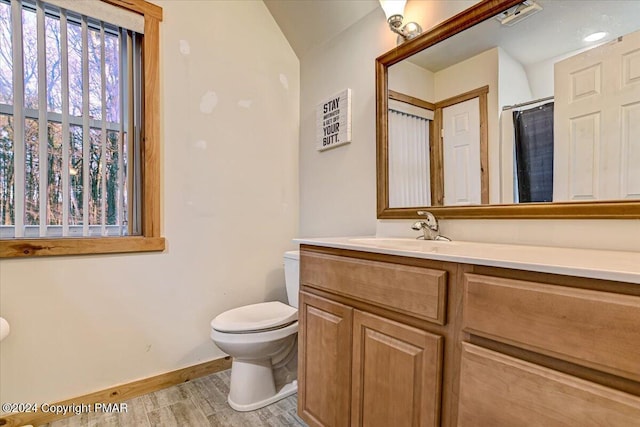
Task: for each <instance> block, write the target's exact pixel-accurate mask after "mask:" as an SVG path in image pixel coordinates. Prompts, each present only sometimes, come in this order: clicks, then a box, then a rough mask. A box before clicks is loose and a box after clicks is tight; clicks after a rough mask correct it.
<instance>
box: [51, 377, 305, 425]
mask: <svg viewBox="0 0 640 427" xmlns="http://www.w3.org/2000/svg"><path fill="white" fill-rule="evenodd" d="M230 373H231V371H230V370H227V371H222V372H218V373H215V374H212V375H209V376H206V377H202V378H198V379H195V380H193V381H190V382H187V383H182V384H178V385H176V386H173V387H170V388H167V389H164V390H159V391H156V392H154V393H150V394H146V395H144V396H140V397H136V398H134V399H131V400H128V401H127V402H126V403H127V412H126V413H111V414H102V413H89V414H80V415H76V416H73V417H70V418H65V419H63V420H58V421H55V422H53V423H50V424H45V425H44V426H43V427H151V426H162V427H201V426H202V427H209V426H216V427H218V426H220V427H245V426H246V427H254V426H256V427H260V426H265V427H266V426H269V427H285V426H295V427H306V424H305V423H304V421H302V420H301V419H300V418H299V417H298V415H297V414H296V405H297V395H295V394H294V395H293V396H290V397H288V398H286V399H283V400H280V401H279V402H276V403H274V404H272V405H270V406H267V407H266V408H262V409H258V410H257V411H253V412H236V411H234V410H233V409H231V408H230V407H229V405H228V404H227V394H228V393H229V374H230Z"/></svg>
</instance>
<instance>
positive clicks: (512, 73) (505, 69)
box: [498, 47, 534, 112]
mask: <svg viewBox="0 0 640 427" xmlns="http://www.w3.org/2000/svg"><path fill="white" fill-rule="evenodd" d="M498 87H499V90H498V107H499V111H500V112H502V107H504V106H506V105H513V104H519V103H521V102H526V101H531V100H532V99H534V98H532V97H531V89H530V88H529V80H528V79H527V73H526V72H525V70H524V67H523V66H522V64H521V63H520V62H518V61H516V60H515V59H514V58H513V57H512V56H511V55H509V53H507V51H506V50H504V49H502V48H500V47H499V48H498Z"/></svg>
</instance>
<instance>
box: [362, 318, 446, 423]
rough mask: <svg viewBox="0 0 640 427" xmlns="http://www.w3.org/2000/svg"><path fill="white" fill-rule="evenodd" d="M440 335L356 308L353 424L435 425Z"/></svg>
mask: <svg viewBox="0 0 640 427" xmlns="http://www.w3.org/2000/svg"><path fill="white" fill-rule="evenodd" d="M441 370H442V337H440V336H437V335H433V334H430V333H428V332H425V331H422V330H419V329H415V328H412V327H409V326H406V325H403V324H400V323H397V322H394V321H391V320H388V319H384V318H381V317H378V316H375V315H372V314H369V313H365V312H362V311H358V310H354V329H353V381H352V386H353V393H352V402H353V403H352V408H353V409H352V422H351V425H352V426H367V427H376V426H380V427H388V426H424V427H426V426H437V425H439V419H440V383H441V374H442V372H441Z"/></svg>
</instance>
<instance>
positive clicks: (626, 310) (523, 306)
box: [463, 274, 640, 381]
mask: <svg viewBox="0 0 640 427" xmlns="http://www.w3.org/2000/svg"><path fill="white" fill-rule="evenodd" d="M463 312H464V321H463V323H464V328H465V329H466V330H467V331H468V332H470V333H472V334H477V335H481V336H485V337H487V338H491V339H494V340H497V341H502V342H505V343H507V344H512V345H516V346H519V347H522V348H526V349H529V350H532V351H536V352H539V353H542V354H546V355H549V356H552V357H556V358H559V359H564V360H567V361H570V362H573V363H576V364H581V365H584V366H588V367H591V368H594V369H598V370H601V371H604V372H609V373H612V374H615V375H619V376H622V377H625V378H629V379H632V380H636V381H639V380H640V297H636V296H629V295H619V294H614V293H609V292H603V291H594V290H587V289H575V288H569V287H565V286H555V285H548V284H543V283H537V282H527V281H520V280H513V279H505V278H499V277H491V276H483V275H477V274H466V275H465V281H464V309H463Z"/></svg>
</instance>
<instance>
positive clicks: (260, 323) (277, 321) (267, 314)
mask: <svg viewBox="0 0 640 427" xmlns="http://www.w3.org/2000/svg"><path fill="white" fill-rule="evenodd" d="M296 320H298V310H297V309H295V308H294V307H291V306H288V305H286V304H283V303H281V302H280V301H271V302H262V303H259V304H251V305H245V306H243V307H238V308H234V309H232V310H228V311H225V312H224V313H221V314H219V315H218V316H216V318H215V319H213V320H212V321H211V327H212V328H213V329H215V330H217V331H220V332H247V331H259V330H263V329H273V328H277V327H278V326H284V325H288V324H289V323H291V322H295V321H296Z"/></svg>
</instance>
